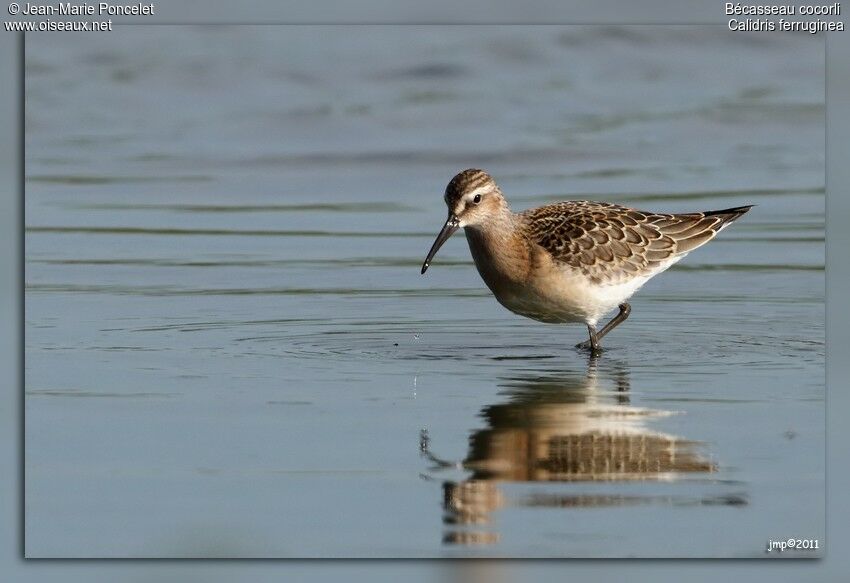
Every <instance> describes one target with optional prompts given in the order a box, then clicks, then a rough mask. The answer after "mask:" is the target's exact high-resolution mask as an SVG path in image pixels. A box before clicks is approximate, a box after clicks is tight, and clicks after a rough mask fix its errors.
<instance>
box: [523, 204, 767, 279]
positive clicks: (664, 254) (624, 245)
mask: <svg viewBox="0 0 850 583" xmlns="http://www.w3.org/2000/svg"><path fill="white" fill-rule="evenodd" d="M750 208H751V207H748V206H747V207H738V208H734V209H726V210H722V211H709V212H702V213H688V214H677V215H673V214H657V213H648V212H644V211H638V210H635V209H630V208H626V207H622V206H618V205H614V204H608V203H601V202H592V201H570V202H561V203H556V204H552V205H548V206H544V207H540V208H537V209H532V210H530V211H526V212H525V213H522V216H523V221H524V223H525V226H526V234H527V236H528V237H529V239H531V240H532V241H534V242H535V243H537V244H538V245H540V246H541V247H543V249H545V250H546V251H548V252H549V253H550V254H551V256H552V258H553V259H554V260H555V261H557V262H559V263H563V264H566V265H569V266H570V267H572V268H574V269H577V270H579V271H580V272H581V273H583V274H584V275H586V276H587V277H588V278H589V279H590V280H591V281H593V282H595V283H609V284H616V283H620V282H622V281H625V280H627V279H630V278H632V277H635V276H649V275H652V274H653V273H655V272H656V271H657V270H658V269H661V268H663V267H666V266H668V265H670V262H671V261H672V260H674V259H676V258H677V256H679V257H680V256H682V255H684V254H685V253H688V252H689V251H692V250H693V249H696V248H697V247H699V246H700V245H703V244H705V243H707V242H708V241H710V240H711V239H712V238H714V236H715V235H716V234H717V233H718V232H720V230H721V229H722V228H723V227H724V226H725V225H726V224H728V223H730V222H732V221H734V220H735V219H737V218H738V217H740V216H741V215H743V214H744V213H745V212H747V211H748V210H749V209H750Z"/></svg>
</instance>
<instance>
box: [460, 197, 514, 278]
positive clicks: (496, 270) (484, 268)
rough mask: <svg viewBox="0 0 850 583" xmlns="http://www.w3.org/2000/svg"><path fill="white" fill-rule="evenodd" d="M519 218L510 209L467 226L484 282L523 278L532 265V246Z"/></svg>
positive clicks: (476, 264)
mask: <svg viewBox="0 0 850 583" xmlns="http://www.w3.org/2000/svg"><path fill="white" fill-rule="evenodd" d="M518 223H519V218H518V217H517V215H515V214H514V213H512V212H511V211H510V210H509V209H507V208H506V209H504V211H503V212H501V213H498V214H494V215H493V216H491V217H490V218H489V219H488V220H487V222H485V223H481V224H477V225H470V226H467V227H465V228H464V232H465V233H466V240H467V242H468V243H469V249H470V251H471V252H472V258H473V259H474V260H475V266H476V267H477V268H478V271H479V273H480V274H481V276H482V278H483V279H484V281H485V282H486V283H487V284H488V286H490V287H491V289H492V285H491V283H492V280H493V279H494V278H495V279H498V280H502V281H505V280H521V279H523V278H524V276H525V271H526V267H527V266H528V259H529V257H528V254H529V250H528V245H527V244H526V242H525V239H524V238H523V237H522V233H521V230H520V229H519V224H518Z"/></svg>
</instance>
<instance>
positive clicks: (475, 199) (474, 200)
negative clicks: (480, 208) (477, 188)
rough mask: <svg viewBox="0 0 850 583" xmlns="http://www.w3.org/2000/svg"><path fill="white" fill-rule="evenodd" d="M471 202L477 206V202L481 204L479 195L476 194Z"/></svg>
mask: <svg viewBox="0 0 850 583" xmlns="http://www.w3.org/2000/svg"><path fill="white" fill-rule="evenodd" d="M472 202H474V203H475V204H478V203H479V202H481V195H480V194H476V195H475V197H474V198H473V199H472Z"/></svg>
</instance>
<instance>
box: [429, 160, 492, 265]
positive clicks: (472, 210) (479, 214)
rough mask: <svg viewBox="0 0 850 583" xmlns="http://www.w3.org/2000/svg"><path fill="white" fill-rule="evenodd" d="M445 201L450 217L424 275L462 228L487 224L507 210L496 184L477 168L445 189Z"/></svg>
mask: <svg viewBox="0 0 850 583" xmlns="http://www.w3.org/2000/svg"><path fill="white" fill-rule="evenodd" d="M443 200H445V201H446V206H447V207H448V209H449V216H448V218H447V219H446V224H445V225H443V228H442V230H441V231H440V234H439V235H437V239H436V240H435V241H434V244H433V245H432V246H431V250H430V251H429V252H428V256H427V257H426V258H425V263H423V264H422V273H425V271H426V270H427V269H428V266H429V265H430V264H431V260H432V259H433V258H434V255H436V254H437V251H438V250H439V249H440V247H442V246H443V243H445V242H446V241H447V240H448V238H449V237H451V236H452V235H453V234H454V232H455V231H457V230H458V229H459V228H461V227H479V226H483V225H486V224H487V223H488V222H489V221H491V220H493V219H494V218H496V217H499V216H501V215H502V213H503V212H505V211H506V210H507V208H508V205H507V202H506V201H505V197H504V196H502V191H501V190H499V187H498V185H497V184H496V181H495V180H493V178H492V177H491V176H490V175H489V174H487V173H486V172H484V171H483V170H478V169H476V168H470V169H468V170H464V171H463V172H461V173H459V174H457V175H455V177H454V178H452V179H451V180H450V181H449V184H448V186H446V193H445V195H443Z"/></svg>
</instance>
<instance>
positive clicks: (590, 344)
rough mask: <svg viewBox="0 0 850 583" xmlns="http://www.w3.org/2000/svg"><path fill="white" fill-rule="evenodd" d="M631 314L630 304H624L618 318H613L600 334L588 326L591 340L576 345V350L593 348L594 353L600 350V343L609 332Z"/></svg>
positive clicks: (621, 305)
mask: <svg viewBox="0 0 850 583" xmlns="http://www.w3.org/2000/svg"><path fill="white" fill-rule="evenodd" d="M631 313H632V307H631V306H630V305H629V304H628V303H626V302H623V303H622V304H620V312H619V313H618V314H617V315H616V316H614V317H613V318H611V321H610V322H608V323H607V324H605V326H604V327H603V328H602V330H600V331H599V332H596V330H594V329H593V328H592V327H591V326H589V325H588V327H587V329H588V331H589V332H590V340H587V341H585V342H581V343H579V344H576V348H592V349H593V350H594V351H596V350H600V347H599V341H600V340H602V338H603V337H604V336H605V335H606V334H608V332H610V331H611V330H613V329H614V328H616V327H617V326H619V325H620V324H621V323H623V322H624V321H625V320H626V318H628V317H629V314H631Z"/></svg>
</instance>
